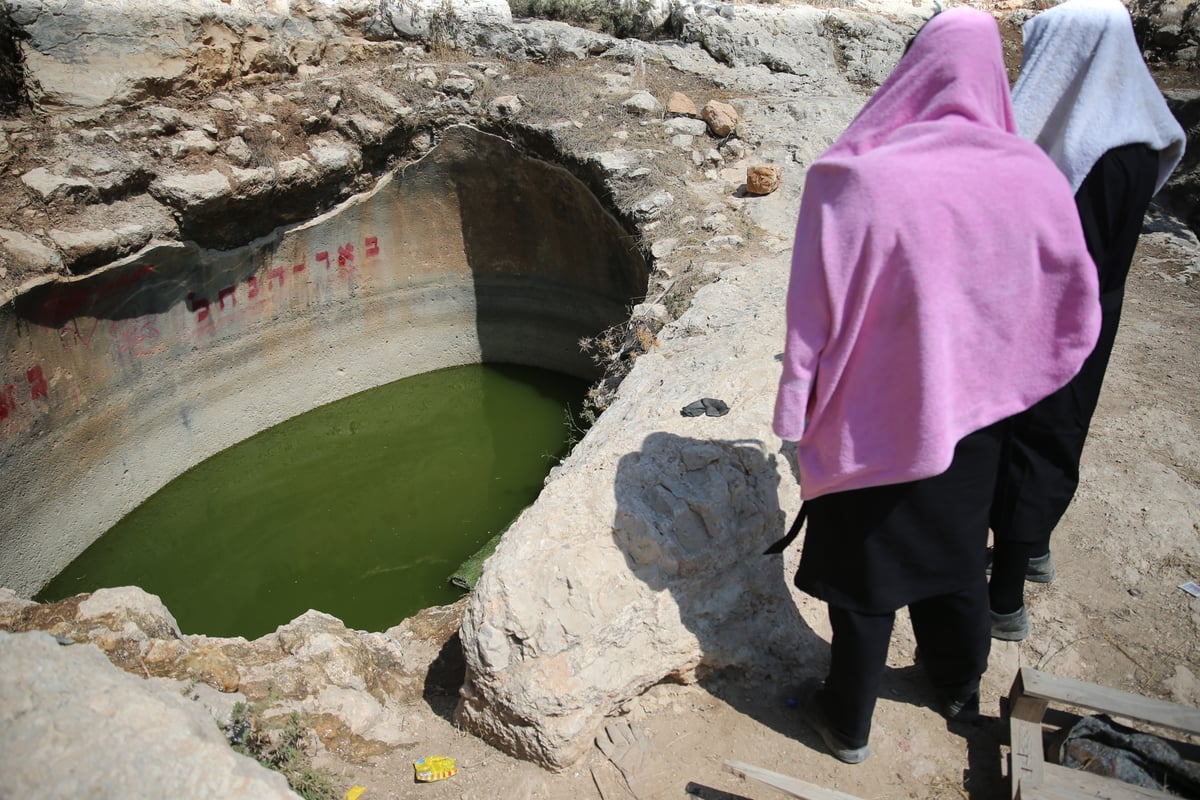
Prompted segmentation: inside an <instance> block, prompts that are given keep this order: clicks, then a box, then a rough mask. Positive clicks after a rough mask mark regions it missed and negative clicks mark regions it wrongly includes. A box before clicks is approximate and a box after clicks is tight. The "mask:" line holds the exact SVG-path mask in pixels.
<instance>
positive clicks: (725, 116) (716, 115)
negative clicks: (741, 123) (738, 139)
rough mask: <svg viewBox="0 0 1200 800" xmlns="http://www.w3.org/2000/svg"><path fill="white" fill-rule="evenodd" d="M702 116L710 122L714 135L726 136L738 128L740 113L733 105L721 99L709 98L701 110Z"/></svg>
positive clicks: (709, 126)
mask: <svg viewBox="0 0 1200 800" xmlns="http://www.w3.org/2000/svg"><path fill="white" fill-rule="evenodd" d="M700 118H701V119H703V120H704V121H705V122H707V123H708V129H709V130H710V131H712V133H713V136H717V137H719V138H722V139H723V138H725V137H726V136H729V135H730V134H731V133H733V132H734V130H736V129H737V124H738V113H737V111H736V110H735V109H734V107H733V106H731V105H729V104H728V103H722V102H721V101H720V100H709V101H708V102H707V103H705V104H704V108H703V109H701V110H700Z"/></svg>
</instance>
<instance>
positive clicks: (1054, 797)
mask: <svg viewBox="0 0 1200 800" xmlns="http://www.w3.org/2000/svg"><path fill="white" fill-rule="evenodd" d="M1017 800H1096V795H1094V794H1087V793H1085V792H1080V791H1077V790H1075V789H1064V788H1062V787H1061V786H1038V787H1037V788H1029V789H1022V790H1021V793H1020V794H1019V795H1018V797H1017Z"/></svg>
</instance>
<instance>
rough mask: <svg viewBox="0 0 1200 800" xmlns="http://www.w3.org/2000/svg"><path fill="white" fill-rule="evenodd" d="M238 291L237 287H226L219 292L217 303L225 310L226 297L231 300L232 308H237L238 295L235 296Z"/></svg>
mask: <svg viewBox="0 0 1200 800" xmlns="http://www.w3.org/2000/svg"><path fill="white" fill-rule="evenodd" d="M236 291H237V287H236V286H226V287H225V288H224V289H221V290H219V291H218V292H217V302H218V303H220V305H221V309H222V310H224V308H225V298H226V297H228V298H229V305H230V307H236V306H237V295H236V294H235V292H236Z"/></svg>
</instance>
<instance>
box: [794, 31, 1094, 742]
mask: <svg viewBox="0 0 1200 800" xmlns="http://www.w3.org/2000/svg"><path fill="white" fill-rule="evenodd" d="M1016 130H1017V129H1016V124H1015V121H1014V118H1013V111H1012V105H1011V100H1010V97H1009V88H1008V80H1007V78H1006V75H1005V71H1004V63H1003V58H1002V53H1001V44H1000V36H999V29H998V27H997V25H996V22H995V20H994V19H993V18H992V17H991V16H990V15H988V14H986V13H984V12H981V11H976V10H973V9H969V8H955V9H951V10H948V11H945V12H943V13H940V14H938V15H936V16H934V17H933V18H932V19H931V20H930V21H929V22H928V23H927V24H926V25H925V26H924V27H923V28H922V30H921V31H920V32H919V34H918V35H917V36H916V37H915V39H914V40H913V42H912V43H911V46H910V49H909V51H908V52H907V53H906V54H905V55H904V56H903V58H902V59H901V60H900V63H899V64H898V65H897V67H896V69H895V70H894V71H893V73H892V74H891V76H890V77H889V78H888V79H887V80H886V81H885V82H884V84H883V85H882V86H881V87H880V88H879V89H878V90H877V91H876V92H875V94H874V96H873V97H872V98H871V100H870V101H868V103H867V104H866V105H865V106H864V107H863V109H862V111H861V112H859V114H858V116H857V117H855V119H854V121H853V122H851V124H850V126H849V127H848V128H847V129H846V131H845V132H844V133H843V134H842V136H841V137H840V138H839V139H838V140H837V141H836V142H835V143H834V144H833V146H832V147H830V148H829V150H828V151H826V152H825V153H824V154H823V155H822V156H821V157H820V158H819V159H817V161H816V162H815V163H814V164H813V165H812V167H811V168H810V169H809V172H808V177H807V180H806V185H805V189H804V195H803V198H802V200H801V205H800V213H799V220H798V222H797V226H796V239H795V246H794V249H793V257H792V271H791V277H790V282H789V286H788V297H787V312H786V313H787V335H786V340H785V345H784V355H783V374H782V376H781V378H780V383H779V390H778V395H777V398H776V405H775V416H774V429H775V432H776V433H777V434H778V435H779V436H780V437H781V438H783V439H784V440H788V441H795V442H797V461H798V465H799V471H800V490H801V496H802V499H803V500H804V507H803V511H802V513H805V514H806V515H807V521H808V524H807V530H806V534H805V539H804V548H803V551H802V553H801V558H800V566H799V569H798V571H797V573H796V578H795V582H796V585H797V586H798V587H799V588H800V589H802V590H803V591H805V592H807V593H809V594H812V595H814V596H815V597H817V598H819V599H821V600H824V601H825V602H826V603H827V604H828V606H829V618H830V623H831V627H832V630H833V639H832V643H831V648H830V650H831V653H830V663H829V669H828V673H827V677H826V678H825V681H824V685H823V687H822V688H821V689H820V690H819V691H817V690H815V689H814V691H815V694H814V696H813V697H812V698H810V700H809V703H810V704H809V705H808V707H807V708H806V712H807V713H808V715H809V721H810V722H812V723H813V725H814V727H816V729H817V730H818V732H819V733H820V734H821V737H822V739H823V740H824V742H825V744H826V745H827V746H828V747H829V749H830V750H831V751H832V752H833V754H834V755H835V756H836V757H837V758H839V759H841V760H843V761H846V762H847V763H858V762H860V761H862V760H863V759H865V758H866V757H867V755H868V753H869V746H868V739H869V733H870V727H871V717H872V715H873V713H874V708H875V702H876V698H877V695H878V689H879V682H880V679H881V677H882V673H883V669H884V665H885V661H886V658H887V651H888V642H889V640H890V635H891V630H892V625H893V621H894V616H895V612H896V610H897V609H899V608H901V607H903V606H907V607H908V609H909V616H910V618H911V621H912V625H913V632H914V634H915V635H916V639H917V643H918V646H919V648H920V652H921V663H922V664H923V665H924V667H925V670H926V672H927V674H928V675H929V677H930V679H931V682H932V684H933V686H934V688H935V690H936V691H937V693H938V698H939V703H940V707H941V710H942V712H943V713H944V714H945V715H946V716H947V717H949V718H951V719H959V720H966V719H971V718H973V717H977V716H978V706H979V693H978V690H979V680H980V677H981V676H982V674H983V672H984V670H985V669H986V666H987V656H988V651H989V647H990V641H991V640H990V637H989V617H988V595H987V579H986V577H985V566H986V555H987V531H988V511H989V507H990V503H991V499H992V490H993V488H994V486H995V481H996V475H997V469H998V465H999V459H1000V452H1001V446H1002V439H1003V436H1004V429H1003V423H1002V421H1003V420H1005V419H1006V418H1008V417H1010V416H1012V415H1013V414H1016V413H1017V412H1019V411H1023V410H1024V409H1027V408H1029V407H1030V406H1032V405H1033V404H1034V403H1036V402H1037V401H1038V400H1040V399H1042V398H1043V397H1045V396H1047V395H1048V394H1050V393H1051V392H1053V391H1055V390H1056V389H1058V388H1059V387H1061V386H1063V385H1064V384H1065V383H1066V382H1067V381H1068V380H1069V379H1070V378H1071V377H1072V376H1073V375H1074V374H1075V373H1076V372H1077V371H1078V370H1079V367H1080V365H1081V364H1082V363H1083V361H1084V359H1085V358H1086V357H1087V355H1088V353H1089V352H1091V349H1092V346H1093V345H1094V344H1095V342H1096V336H1097V333H1098V330H1099V322H1100V309H1099V302H1098V288H1097V280H1096V269H1095V267H1094V266H1093V264H1092V262H1091V259H1090V258H1089V256H1088V253H1087V248H1086V246H1085V243H1084V239H1083V233H1082V231H1081V229H1080V226H1079V223H1078V216H1077V214H1076V213H1075V207H1074V203H1073V200H1072V196H1071V188H1070V186H1069V185H1068V183H1067V181H1066V179H1065V178H1064V177H1063V175H1062V173H1061V172H1060V171H1059V170H1058V169H1057V168H1056V167H1055V166H1054V163H1053V162H1052V161H1051V160H1050V159H1049V158H1048V157H1047V156H1046V154H1045V153H1044V152H1042V150H1041V149H1039V148H1038V147H1037V146H1036V145H1034V144H1032V143H1031V142H1028V141H1026V140H1024V139H1022V138H1021V137H1020V136H1018V135H1017V132H1016Z"/></svg>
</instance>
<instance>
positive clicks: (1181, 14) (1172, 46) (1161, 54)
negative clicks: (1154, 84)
mask: <svg viewBox="0 0 1200 800" xmlns="http://www.w3.org/2000/svg"><path fill="white" fill-rule="evenodd" d="M1129 12H1130V14H1132V15H1133V27H1134V30H1135V31H1136V32H1137V34H1138V41H1139V42H1140V43H1141V45H1142V47H1143V49H1144V50H1145V51H1146V53H1147V55H1148V56H1149V57H1150V58H1151V59H1152V60H1155V61H1160V62H1164V63H1167V64H1178V65H1180V66H1185V67H1191V68H1193V69H1195V68H1196V67H1200V2H1198V0H1132V1H1131V2H1130V3H1129Z"/></svg>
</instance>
